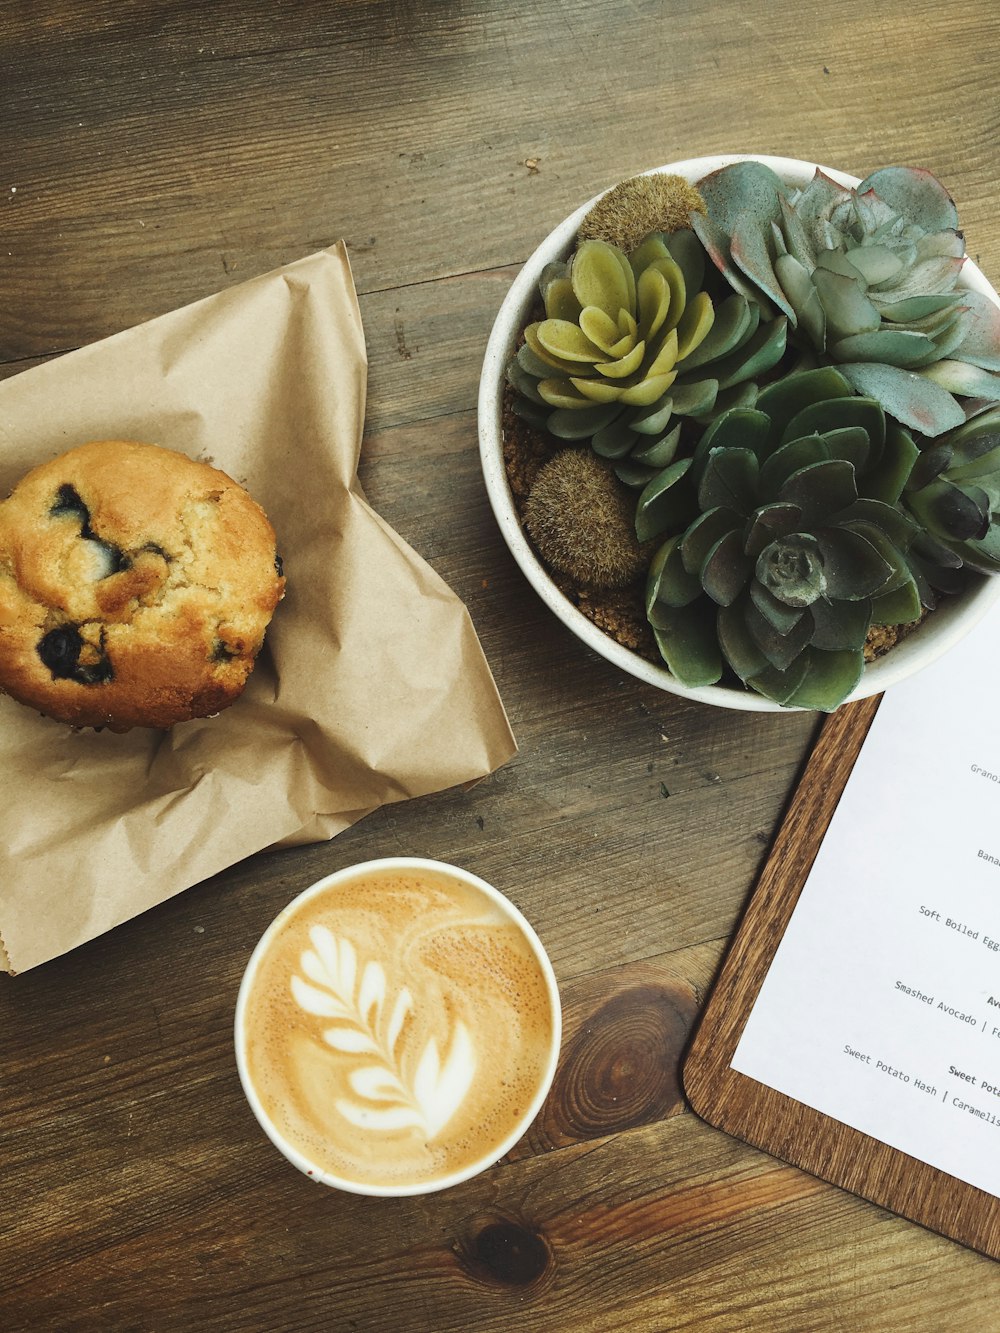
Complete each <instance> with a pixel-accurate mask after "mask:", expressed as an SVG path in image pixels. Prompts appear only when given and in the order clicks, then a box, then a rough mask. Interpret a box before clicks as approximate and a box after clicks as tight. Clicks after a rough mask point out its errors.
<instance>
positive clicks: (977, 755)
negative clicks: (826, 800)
mask: <svg viewBox="0 0 1000 1333" xmlns="http://www.w3.org/2000/svg"><path fill="white" fill-rule="evenodd" d="M732 1067H733V1068H734V1069H735V1070H737V1071H738V1072H739V1073H741V1074H745V1075H747V1076H748V1077H749V1078H752V1079H754V1080H756V1081H757V1082H759V1083H763V1084H765V1085H767V1086H768V1087H771V1088H775V1089H777V1090H778V1091H779V1092H782V1093H785V1094H786V1095H787V1096H789V1097H792V1098H794V1099H795V1100H796V1101H799V1102H802V1103H804V1104H805V1105H806V1106H810V1107H813V1108H814V1109H815V1110H817V1111H821V1112H823V1113H824V1114H826V1115H828V1116H831V1117H832V1118H833V1119H835V1120H838V1121H840V1122H841V1123H843V1124H845V1125H850V1126H852V1127H853V1128H854V1129H858V1130H861V1131H862V1132H863V1133H865V1134H868V1135H870V1136H871V1137H872V1138H875V1139H878V1140H879V1141H881V1142H883V1143H887V1144H889V1145H891V1146H892V1147H894V1148H897V1149H899V1150H900V1151H901V1152H904V1153H907V1154H908V1155H909V1156H911V1157H914V1158H917V1159H919V1160H920V1161H923V1162H927V1163H928V1164H930V1165H931V1166H934V1167H936V1168H938V1169H939V1170H941V1171H944V1172H947V1173H948V1174H949V1175H952V1176H955V1177H957V1178H958V1179H959V1180H963V1181H965V1182H967V1183H968V1184H970V1185H974V1186H976V1187H977V1188H979V1189H981V1190H985V1191H987V1192H988V1193H990V1194H992V1195H995V1196H997V1197H998V1198H1000V609H997V608H996V607H994V609H993V610H992V611H991V612H990V613H989V614H988V615H987V617H986V619H985V620H984V621H983V622H981V623H980V624H979V625H978V626H977V627H976V628H975V629H974V630H973V631H972V632H971V634H969V636H968V637H967V638H966V639H964V640H962V641H961V642H960V643H959V644H958V645H957V646H956V647H955V648H953V649H952V650H951V652H949V653H948V654H946V655H945V657H943V658H942V659H940V660H939V661H938V662H936V663H934V664H932V665H931V666H930V667H927V668H926V669H925V670H924V671H922V672H921V673H920V674H919V675H917V676H915V677H912V678H911V679H910V680H908V681H904V682H902V683H901V684H899V685H896V686H894V687H893V688H892V689H890V690H889V691H888V692H887V693H886V695H885V697H884V699H883V700H882V703H881V705H880V707H879V710H878V713H877V714H876V716H875V721H874V723H873V724H872V727H871V730H870V732H869V734H868V737H867V739H866V741H865V743H864V746H863V747H862V750H861V754H860V756H859V758H858V761H857V763H856V765H855V767H854V771H853V773H852V774H851V777H850V779H849V781H848V783H847V786H846V788H845V790H844V794H843V796H842V798H841V800H840V803H839V805H838V807H837V810H836V813H835V815H834V818H833V820H832V822H831V824H830V828H829V830H828V832H827V834H826V837H825V839H824V841H823V844H822V846H821V848H820V851H819V855H818V856H817V858H816V861H815V863H814V865H813V868H812V870H811V872H810V874H809V877H808V879H807V880H806V883H805V886H804V887H803V889H802V893H801V895H800V897H799V901H798V903H797V904H796V907H795V910H794V912H793V914H792V917H791V920H790V922H789V925H788V928H787V930H786V932H785V935H784V937H783V939H782V941H781V943H780V945H779V946H778V949H777V952H776V954H775V956H774V959H773V961H772V963H771V967H770V969H769V971H768V973H767V976H766V977H765V980H764V984H763V986H762V988H761V990H760V993H759V995H758V997H757V999H756V1001H755V1003H754V1006H753V1008H752V1010H751V1012H750V1016H749V1019H748V1020H747V1024H746V1027H745V1029H744V1031H743V1035H742V1037H741V1038H740V1041H739V1044H738V1046H737V1048H736V1052H735V1054H734V1056H733V1061H732Z"/></svg>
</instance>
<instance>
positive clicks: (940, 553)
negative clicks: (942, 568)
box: [903, 407, 1000, 574]
mask: <svg viewBox="0 0 1000 1333" xmlns="http://www.w3.org/2000/svg"><path fill="white" fill-rule="evenodd" d="M903 503H904V505H905V506H906V508H907V509H908V510H909V512H910V513H911V514H912V515H913V516H914V517H915V518H916V520H917V521H918V523H920V525H921V527H922V528H923V530H924V532H923V536H922V538H921V544H922V547H923V549H925V550H926V551H927V552H928V553H929V555H930V556H931V558H932V559H935V560H936V561H937V563H939V564H943V563H944V561H945V560H946V559H947V552H949V551H950V552H951V553H952V554H953V556H954V557H955V559H954V560H953V561H952V563H953V564H955V563H958V564H962V565H967V566H968V567H969V568H970V569H977V570H979V571H980V572H982V573H984V574H996V573H1000V407H993V408H990V409H989V410H987V411H985V412H983V413H981V414H980V415H979V416H975V417H973V418H972V419H971V420H970V421H968V422H967V423H966V424H965V425H964V426H960V427H959V428H958V429H957V430H955V431H952V432H951V433H950V434H949V435H947V436H945V437H944V438H943V439H942V440H941V441H940V442H938V443H936V444H935V445H933V446H932V447H930V448H928V449H925V450H924V451H923V452H922V453H921V454H920V457H919V458H918V460H917V462H916V464H915V465H914V468H913V471H912V473H911V475H910V478H909V481H908V482H907V486H906V489H905V490H904V493H903ZM942 547H943V548H945V549H944V550H942Z"/></svg>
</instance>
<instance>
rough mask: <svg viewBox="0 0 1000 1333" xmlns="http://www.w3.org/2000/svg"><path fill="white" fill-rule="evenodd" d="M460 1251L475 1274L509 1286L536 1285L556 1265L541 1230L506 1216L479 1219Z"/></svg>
mask: <svg viewBox="0 0 1000 1333" xmlns="http://www.w3.org/2000/svg"><path fill="white" fill-rule="evenodd" d="M456 1251H457V1253H458V1256H459V1258H460V1260H461V1262H462V1265H463V1267H464V1268H465V1269H466V1271H467V1272H468V1273H469V1274H470V1275H471V1276H473V1277H475V1278H478V1279H479V1280H480V1281H488V1282H490V1283H499V1284H500V1285H501V1286H505V1287H522V1288H523V1287H530V1286H533V1285H534V1284H535V1283H537V1282H538V1281H539V1280H540V1279H541V1278H542V1277H543V1276H544V1275H545V1274H546V1273H547V1272H548V1271H550V1269H551V1268H552V1267H553V1265H554V1259H553V1255H552V1251H551V1250H550V1249H549V1246H548V1244H547V1243H546V1241H545V1239H544V1237H543V1236H542V1235H541V1233H540V1232H538V1231H537V1230H535V1229H534V1228H533V1227H530V1226H526V1225H525V1224H524V1223H522V1222H518V1221H515V1220H513V1219H511V1218H505V1217H500V1218H491V1219H487V1220H483V1219H478V1220H477V1221H476V1222H475V1223H474V1225H473V1226H472V1227H471V1228H470V1231H469V1234H468V1236H467V1237H466V1238H465V1239H463V1241H462V1242H461V1243H460V1244H459V1245H458V1246H456Z"/></svg>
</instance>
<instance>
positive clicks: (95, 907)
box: [0, 246, 515, 972]
mask: <svg viewBox="0 0 1000 1333" xmlns="http://www.w3.org/2000/svg"><path fill="white" fill-rule="evenodd" d="M366 369H367V366H366V358H365V347H364V335H363V332H362V327H361V318H360V314H359V311H358V303H357V297H356V295H355V291H354V286H353V282H352V280H351V274H350V267H349V264H348V261H347V255H346V252H345V251H344V249H343V247H342V246H338V247H334V248H332V249H330V250H324V251H321V252H320V253H319V254H316V255H312V256H310V257H309V258H307V259H303V260H300V261H299V262H298V263H295V264H291V265H289V266H288V267H287V268H283V269H280V270H278V271H276V272H274V273H270V274H267V275H265V276H263V277H261V278H257V279H254V280H253V281H251V282H247V283H244V284H242V285H241V286H238V287H234V288H231V289H230V290H228V291H225V292H222V293H220V294H219V295H216V296H212V297H209V298H208V299H207V300H204V301H199V302H198V303H196V304H195V305H192V306H187V307H185V308H184V309H182V310H177V311H174V312H173V313H171V314H169V315H165V316H163V317H162V318H160V319H155V320H152V321H151V322H150V323H148V324H143V325H141V326H140V327H138V328H135V329H130V330H128V331H127V332H125V333H121V334H117V335H116V336H115V337H112V338H108V339H106V340H105V341H103V342H100V343H95V344H94V345H92V346H90V347H85V348H83V349H81V350H80V351H77V352H72V353H70V354H69V355H67V356H64V357H61V358H59V359H58V360H55V361H52V362H49V363H48V364H46V365H44V366H41V367H38V368H37V369H34V370H30V371H26V372H25V373H23V374H21V375H18V376H15V377H14V378H13V379H11V380H8V381H6V382H5V383H3V384H0V487H2V490H3V493H4V494H5V493H6V492H7V491H8V490H10V488H11V487H13V486H14V484H15V483H16V482H17V481H18V479H19V478H20V477H21V476H22V475H23V474H24V473H25V472H26V471H28V469H29V468H31V467H34V466H35V465H36V464H38V463H41V462H43V461H45V460H47V459H49V458H52V457H53V456H55V455H56V454H60V453H63V452H64V451H65V450H67V449H70V448H72V447H73V446H74V445H77V444H82V443H84V442H85V441H86V440H94V439H107V438H115V439H135V440H143V441H149V442H152V443H155V444H161V445H164V446H166V447H168V448H171V449H177V450H180V451H182V452H184V453H186V454H189V455H190V456H191V457H193V458H199V459H204V460H205V461H207V462H210V463H212V464H213V465H215V466H216V467H220V468H222V470H223V471H225V472H227V473H229V475H230V476H232V477H234V478H235V479H236V480H237V481H239V482H241V483H242V484H243V485H244V486H246V488H247V489H248V490H249V492H250V493H251V495H253V496H254V498H255V499H256V500H258V501H259V502H260V504H261V505H263V507H264V509H265V510H266V512H267V514H268V516H269V518H270V519H271V521H272V523H273V524H274V527H275V530H276V531H277V534H278V549H279V551H280V553H281V555H282V558H283V560H284V564H285V572H286V574H287V576H288V591H287V595H286V597H285V599H284V601H283V602H282V603H281V604H280V606H279V607H278V610H277V612H276V614H275V618H274V620H273V622H272V624H271V627H270V629H269V631H268V636H267V641H266V644H265V648H264V651H263V653H262V654H261V657H260V659H259V660H258V663H257V667H256V669H255V671H254V673H253V675H252V676H251V678H250V683H249V685H248V687H247V689H246V692H245V693H244V695H243V696H242V698H241V699H239V700H238V701H237V703H236V704H235V705H233V706H232V707H231V708H229V709H227V710H226V711H225V712H224V713H222V714H220V715H219V716H218V717H216V718H205V719H200V720H197V721H194V722H186V723H184V724H182V725H181V726H178V727H175V728H174V730H173V731H171V732H162V731H146V730H135V731H131V732H129V733H127V734H126V735H114V734H112V733H110V732H95V731H83V732H74V731H72V730H71V729H70V728H68V727H66V726H64V725H62V724H60V723H57V722H53V721H51V720H49V719H47V718H42V717H40V716H38V715H37V714H36V713H34V712H32V711H31V710H29V709H28V708H25V707H23V706H22V705H20V704H17V703H15V702H13V701H12V700H10V699H8V698H6V697H3V698H0V764H2V766H3V772H4V777H5V780H4V784H3V790H4V800H3V805H2V811H0V858H2V862H0V943H2V949H0V966H3V967H5V968H6V970H8V971H13V972H21V971H24V970H26V969H28V968H31V967H34V966H35V965H36V964H38V963H42V962H44V961H46V960H47V959H50V958H54V957H56V956H58V955H59V954H61V953H64V952H65V951H66V950H68V949H71V948H73V947H75V946H76V945H78V944H81V943H83V941H85V940H88V939H91V938H93V937H94V936H95V935H98V934H100V933H101V932H103V931H106V930H109V929H110V928H111V927H113V926H115V925H117V924H119V923H120V922H122V921H125V920H128V919H129V918H130V917H133V916H136V915H137V914H138V913H140V912H143V911H145V910H146V909H147V908H150V907H152V906H154V905H155V904H157V903H159V902H163V901H164V900H165V899H167V898H169V897H171V896H172V895H173V894H175V893H178V892H180V891H181V890H182V889H185V888H188V887H190V886H191V885H193V884H196V883H197V882H198V881H200V880H203V879H205V878H206V877H208V876H209V875H212V874H215V873H216V872H218V871H219V870H222V869H224V868H225V867H226V866H230V865H232V864H233V863H235V862H236V861H239V860H241V859H242V858H244V857H246V856H249V855H251V854H252V853H253V852H256V851H259V850H261V849H262V848H264V847H269V846H272V845H274V844H276V843H292V842H310V841H318V840H320V839H324V838H331V837H333V836H334V835H335V834H337V833H339V832H340V831H341V830H343V829H345V828H347V827H348V826H349V825H350V824H352V823H353V822H354V821H355V820H357V819H359V818H360V817H361V816H362V815H365V814H367V813H369V812H370V811H372V810H375V809H376V808H378V807H379V806H380V805H383V804H386V803H387V802H391V801H400V800H404V799H406V798H407V797H411V796H418V795H424V794H427V793H429V792H434V791H440V790H443V789H444V788H446V787H451V786H454V785H457V784H459V783H466V782H470V781H473V780H474V779H476V778H480V777H483V776H484V775H485V774H487V773H489V772H492V771H493V770H494V769H495V768H497V767H499V766H500V765H501V764H503V763H504V762H506V760H507V759H509V758H510V756H511V755H512V754H513V752H514V748H515V747H514V741H513V737H512V735H511V732H510V727H509V725H508V723H507V719H506V716H505V714H504V710H503V707H502V705H501V702H500V699H499V697H498V695H497V691H496V687H495V685H494V682H493V679H492V676H491V674H490V671H489V667H488V666H487V664H486V661H485V658H484V656H483V653H482V649H481V648H480V645H479V641H478V639H477V637H476V634H475V631H474V629H473V627H472V623H471V621H470V619H469V616H468V613H467V611H466V610H465V607H464V606H463V605H462V603H461V602H460V601H459V600H458V599H457V598H456V597H455V595H454V594H453V593H452V592H451V591H450V590H449V588H448V587H447V586H446V585H445V584H444V583H443V582H442V580H441V579H440V578H439V577H438V576H437V575H436V574H435V573H434V571H433V570H432V569H431V568H430V567H429V566H428V565H427V564H426V563H425V562H424V561H423V560H422V559H420V557H419V556H417V555H416V554H415V552H414V551H412V550H411V549H410V548H409V547H408V546H407V545H406V543H405V542H404V541H403V540H402V539H401V538H400V537H399V536H398V535H397V534H396V533H395V532H394V531H393V530H392V529H391V528H390V527H389V526H388V525H387V524H386V523H385V522H384V521H383V520H382V519H381V518H380V517H379V516H378V515H377V514H376V513H375V512H374V511H373V510H372V508H371V507H370V506H369V505H368V503H367V502H366V500H365V498H364V496H363V494H362V491H361V489H360V487H359V485H358V482H357V475H356V469H357V463H358V456H359V453H360V447H361V435H362V427H363V422H364V405H365V387H366Z"/></svg>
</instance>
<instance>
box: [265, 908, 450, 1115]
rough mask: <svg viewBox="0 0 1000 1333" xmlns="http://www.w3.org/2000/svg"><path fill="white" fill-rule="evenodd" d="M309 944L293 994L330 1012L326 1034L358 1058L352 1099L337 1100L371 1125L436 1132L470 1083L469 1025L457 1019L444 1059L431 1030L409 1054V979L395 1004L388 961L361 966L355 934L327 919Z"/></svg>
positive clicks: (309, 1008) (318, 1011)
mask: <svg viewBox="0 0 1000 1333" xmlns="http://www.w3.org/2000/svg"><path fill="white" fill-rule="evenodd" d="M309 939H310V941H311V943H312V946H313V947H312V948H311V949H306V950H304V951H303V953H302V955H301V957H300V959H299V966H300V968H301V971H302V973H303V975H301V976H300V975H299V974H298V973H295V974H293V976H292V995H293V996H294V998H295V1002H296V1003H297V1004H298V1006H299V1007H300V1008H301V1009H303V1010H305V1012H306V1013H307V1014H312V1015H314V1016H315V1017H317V1018H323V1019H330V1020H332V1022H331V1024H330V1026H329V1027H325V1028H324V1029H323V1033H322V1036H323V1040H324V1041H325V1042H326V1044H327V1045H328V1046H331V1047H332V1048H333V1049H334V1050H335V1051H338V1052H339V1053H340V1054H341V1055H343V1056H345V1057H348V1058H350V1059H351V1060H353V1062H354V1068H352V1069H351V1072H350V1075H349V1077H348V1080H347V1082H348V1086H349V1087H350V1089H351V1092H352V1093H353V1094H354V1097H353V1099H349V1098H346V1097H340V1098H338V1099H337V1101H336V1102H335V1103H334V1105H335V1106H336V1108H337V1110H338V1111H339V1113H340V1114H341V1115H342V1116H343V1117H344V1118H345V1119H346V1120H348V1121H350V1123H351V1124H352V1125H356V1126H357V1127H358V1128H360V1129H369V1130H383V1131H390V1130H399V1129H406V1128H408V1127H411V1126H412V1127H413V1128H416V1129H420V1130H422V1131H423V1133H424V1134H425V1135H426V1136H427V1138H428V1139H433V1138H435V1137H436V1136H437V1135H438V1134H440V1132H441V1130H442V1129H444V1127H445V1125H446V1124H447V1123H448V1121H449V1120H450V1119H451V1118H452V1116H453V1115H454V1114H455V1112H456V1111H457V1110H458V1108H459V1107H460V1106H461V1104H462V1102H463V1101H464V1100H465V1097H466V1095H467V1093H468V1091H469V1088H470V1087H471V1085H472V1078H473V1075H474V1074H475V1070H476V1059H475V1052H474V1051H473V1048H472V1042H471V1040H470V1038H469V1033H468V1029H467V1028H466V1027H465V1024H464V1023H462V1021H461V1020H460V1019H457V1020H456V1021H455V1023H454V1027H453V1030H452V1031H451V1033H450V1034H449V1041H448V1043H447V1048H448V1049H447V1055H446V1056H445V1058H444V1059H443V1060H442V1056H441V1053H440V1051H439V1050H438V1043H437V1040H436V1039H435V1038H434V1037H430V1038H429V1039H428V1040H427V1042H426V1044H425V1045H424V1047H423V1050H422V1051H421V1052H420V1054H419V1058H418V1059H417V1060H416V1062H415V1068H413V1072H412V1077H409V1076H408V1074H407V1072H405V1071H407V1070H409V1069H410V1068H411V1067H412V1065H413V1061H412V1060H408V1059H405V1056H406V1055H407V1051H406V1047H407V1034H406V1032H404V1028H405V1025H406V1020H407V1018H408V1017H409V1016H410V1015H411V1014H412V1013H413V1012H414V1003H413V997H412V995H411V994H410V992H409V990H408V989H407V988H406V987H405V986H404V987H402V988H401V989H400V990H399V991H398V993H397V994H396V997H395V1000H394V1002H393V1003H392V1004H391V1005H390V1004H389V988H388V983H387V980H386V974H385V969H384V967H383V966H382V964H381V963H379V962H378V961H377V960H376V959H369V960H368V961H367V962H366V963H365V964H364V967H359V959H358V953H357V950H356V949H355V947H354V945H353V944H352V943H351V941H350V940H347V939H338V938H337V936H335V935H334V934H333V932H332V931H331V930H329V929H328V928H327V927H326V926H313V927H312V928H311V929H310V931H309Z"/></svg>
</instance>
